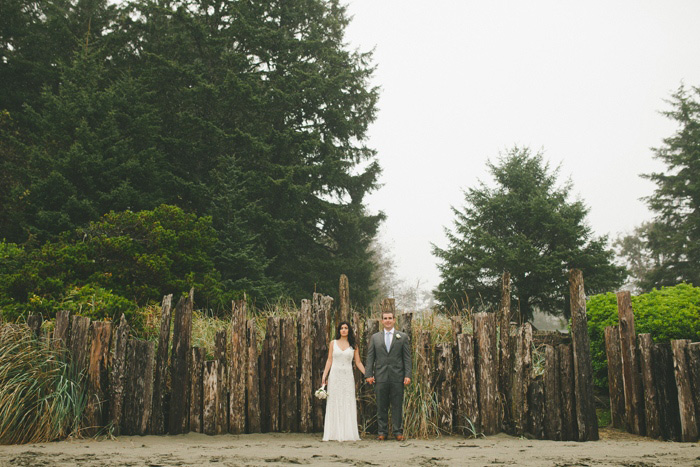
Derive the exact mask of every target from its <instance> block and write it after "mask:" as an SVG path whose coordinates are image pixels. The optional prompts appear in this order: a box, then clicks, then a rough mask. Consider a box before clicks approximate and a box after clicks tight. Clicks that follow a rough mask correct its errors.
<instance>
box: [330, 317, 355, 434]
mask: <svg viewBox="0 0 700 467" xmlns="http://www.w3.org/2000/svg"><path fill="white" fill-rule="evenodd" d="M335 335H336V340H334V341H331V343H330V345H329V346H328V347H329V348H328V360H326V368H325V369H324V370H323V382H322V384H323V385H326V384H327V385H328V399H327V400H326V419H325V421H324V425H323V441H358V440H359V439H360V435H359V433H358V431H357V409H356V407H357V401H356V400H355V377H354V376H353V372H352V361H353V359H354V360H355V365H357V368H358V369H359V370H360V371H361V372H362V374H363V375H364V374H365V367H364V365H363V364H362V361H361V360H360V351H359V349H358V348H357V345H356V344H355V334H354V333H353V331H352V327H350V324H349V323H348V322H347V321H343V322H341V323H340V324H338V328H337V329H336V332H335ZM329 372H330V373H329Z"/></svg>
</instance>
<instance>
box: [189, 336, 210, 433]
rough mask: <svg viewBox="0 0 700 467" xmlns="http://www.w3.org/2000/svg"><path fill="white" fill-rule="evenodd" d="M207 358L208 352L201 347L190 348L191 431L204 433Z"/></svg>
mask: <svg viewBox="0 0 700 467" xmlns="http://www.w3.org/2000/svg"><path fill="white" fill-rule="evenodd" d="M206 358H207V355H206V351H205V350H204V349H203V348H201V347H191V348H190V391H189V392H190V416H189V422H190V431H194V432H196V433H203V432H204V420H203V418H202V417H203V411H202V406H203V402H202V401H203V398H204V388H203V387H202V381H203V379H204V363H205V360H206Z"/></svg>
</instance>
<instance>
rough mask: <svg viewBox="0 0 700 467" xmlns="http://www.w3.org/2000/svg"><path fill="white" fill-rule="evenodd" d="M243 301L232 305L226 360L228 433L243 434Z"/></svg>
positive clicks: (245, 327) (246, 351)
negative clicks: (229, 347)
mask: <svg viewBox="0 0 700 467" xmlns="http://www.w3.org/2000/svg"><path fill="white" fill-rule="evenodd" d="M246 314H247V313H246V304H245V301H244V300H237V301H235V302H234V303H233V312H232V314H231V355H230V357H229V359H228V362H229V366H228V375H229V384H228V387H229V388H228V389H229V433H233V434H236V435H237V434H241V433H245V417H246V413H245V411H246V407H245V390H246V381H247V379H248V372H247V368H246V363H247V362H248V358H249V357H248V346H247V340H246V333H247V331H248V329H247V326H246V324H247V317H246Z"/></svg>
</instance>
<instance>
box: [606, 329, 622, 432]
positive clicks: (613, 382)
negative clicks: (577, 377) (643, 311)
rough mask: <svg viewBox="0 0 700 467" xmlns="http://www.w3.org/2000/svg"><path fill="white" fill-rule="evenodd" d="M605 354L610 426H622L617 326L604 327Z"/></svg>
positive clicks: (620, 367) (620, 356) (620, 358)
mask: <svg viewBox="0 0 700 467" xmlns="http://www.w3.org/2000/svg"><path fill="white" fill-rule="evenodd" d="M605 354H606V355H607V357H608V389H609V392H610V416H611V418H612V426H614V427H615V428H622V427H623V426H624V425H625V420H626V416H625V389H624V383H623V381H622V355H621V354H620V330H619V327H618V326H608V327H606V328H605Z"/></svg>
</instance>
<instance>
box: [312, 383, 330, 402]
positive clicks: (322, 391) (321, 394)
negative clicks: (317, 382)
mask: <svg viewBox="0 0 700 467" xmlns="http://www.w3.org/2000/svg"><path fill="white" fill-rule="evenodd" d="M314 396H316V398H317V399H327V398H328V391H326V385H325V384H324V385H323V386H321V387H320V388H318V389H316V392H315V393H314Z"/></svg>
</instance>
